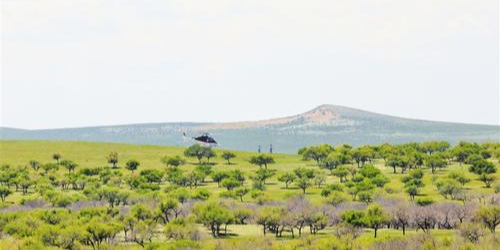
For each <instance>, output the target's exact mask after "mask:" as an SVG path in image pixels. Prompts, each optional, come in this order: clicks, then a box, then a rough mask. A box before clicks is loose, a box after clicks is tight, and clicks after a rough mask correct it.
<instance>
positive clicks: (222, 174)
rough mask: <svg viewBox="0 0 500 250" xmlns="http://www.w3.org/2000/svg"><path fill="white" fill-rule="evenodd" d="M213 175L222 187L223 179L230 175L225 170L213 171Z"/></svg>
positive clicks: (213, 178) (214, 179)
mask: <svg viewBox="0 0 500 250" xmlns="http://www.w3.org/2000/svg"><path fill="white" fill-rule="evenodd" d="M211 177H212V180H213V181H215V182H217V186H218V187H220V183H221V181H222V180H224V179H225V178H227V177H229V174H228V173H227V172H224V171H215V172H213V173H212V175H211Z"/></svg>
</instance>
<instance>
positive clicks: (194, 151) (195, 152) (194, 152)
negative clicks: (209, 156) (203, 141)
mask: <svg viewBox="0 0 500 250" xmlns="http://www.w3.org/2000/svg"><path fill="white" fill-rule="evenodd" d="M184 155H185V156H186V157H196V159H198V163H199V164H201V159H203V157H204V156H205V148H204V147H202V146H200V145H198V144H194V145H192V146H190V147H189V148H187V149H186V150H185V151H184Z"/></svg>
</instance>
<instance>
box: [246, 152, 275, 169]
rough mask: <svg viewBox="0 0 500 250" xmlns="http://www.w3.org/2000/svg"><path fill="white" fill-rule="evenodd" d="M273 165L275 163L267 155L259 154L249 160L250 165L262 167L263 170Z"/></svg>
mask: <svg viewBox="0 0 500 250" xmlns="http://www.w3.org/2000/svg"><path fill="white" fill-rule="evenodd" d="M273 163H275V162H274V158H273V157H272V156H268V155H262V154H261V155H258V156H252V158H250V164H253V165H257V166H259V167H260V168H262V166H264V168H266V169H267V165H269V164H273Z"/></svg>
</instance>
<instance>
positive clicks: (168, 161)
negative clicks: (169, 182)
mask: <svg viewBox="0 0 500 250" xmlns="http://www.w3.org/2000/svg"><path fill="white" fill-rule="evenodd" d="M161 162H162V163H163V164H165V166H167V167H170V166H173V167H178V166H181V165H184V164H186V160H184V159H183V158H181V157H180V156H178V155H176V156H165V157H163V158H161Z"/></svg>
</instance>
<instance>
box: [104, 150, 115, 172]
mask: <svg viewBox="0 0 500 250" xmlns="http://www.w3.org/2000/svg"><path fill="white" fill-rule="evenodd" d="M106 159H107V160H108V163H109V164H111V165H112V168H113V169H115V168H117V167H116V164H118V152H116V151H111V152H109V154H108V156H107V158H106Z"/></svg>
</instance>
